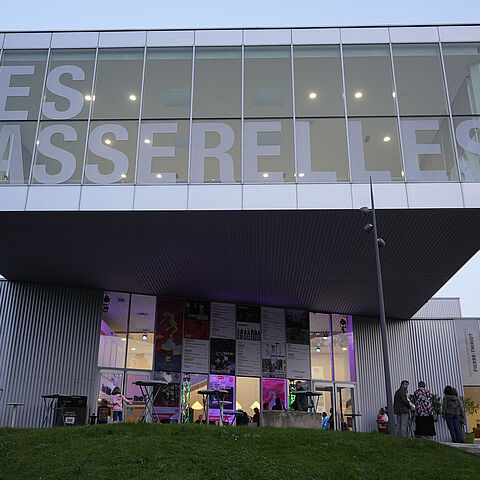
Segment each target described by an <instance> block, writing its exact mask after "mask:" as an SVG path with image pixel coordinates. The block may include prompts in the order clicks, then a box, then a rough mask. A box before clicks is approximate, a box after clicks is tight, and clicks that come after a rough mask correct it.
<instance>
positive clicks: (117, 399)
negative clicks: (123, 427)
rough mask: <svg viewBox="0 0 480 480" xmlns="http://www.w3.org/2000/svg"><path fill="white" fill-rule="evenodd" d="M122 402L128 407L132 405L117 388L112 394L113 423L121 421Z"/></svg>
mask: <svg viewBox="0 0 480 480" xmlns="http://www.w3.org/2000/svg"><path fill="white" fill-rule="evenodd" d="M123 402H125V403H127V404H128V405H131V404H132V403H133V402H131V401H130V400H128V399H127V398H125V397H124V396H123V395H122V392H121V391H120V389H119V388H118V387H115V388H114V389H113V392H112V403H113V421H114V422H117V421H118V422H121V421H122V420H123Z"/></svg>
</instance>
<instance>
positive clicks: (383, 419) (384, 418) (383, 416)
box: [377, 408, 388, 433]
mask: <svg viewBox="0 0 480 480" xmlns="http://www.w3.org/2000/svg"><path fill="white" fill-rule="evenodd" d="M377 428H378V433H388V415H387V411H386V410H385V409H384V408H381V409H380V411H379V412H378V416H377Z"/></svg>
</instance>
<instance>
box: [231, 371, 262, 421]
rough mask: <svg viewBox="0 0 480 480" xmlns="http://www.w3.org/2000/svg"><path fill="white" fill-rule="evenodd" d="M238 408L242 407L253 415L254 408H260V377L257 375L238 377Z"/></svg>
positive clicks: (249, 414) (250, 415)
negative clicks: (256, 376)
mask: <svg viewBox="0 0 480 480" xmlns="http://www.w3.org/2000/svg"><path fill="white" fill-rule="evenodd" d="M235 407H236V410H237V409H239V408H240V409H242V410H243V411H244V412H245V413H246V414H247V415H248V416H249V417H253V415H255V412H254V411H253V410H254V408H258V410H260V379H259V378H255V377H237V398H236V405H235Z"/></svg>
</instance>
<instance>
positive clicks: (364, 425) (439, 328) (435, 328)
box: [355, 318, 463, 441]
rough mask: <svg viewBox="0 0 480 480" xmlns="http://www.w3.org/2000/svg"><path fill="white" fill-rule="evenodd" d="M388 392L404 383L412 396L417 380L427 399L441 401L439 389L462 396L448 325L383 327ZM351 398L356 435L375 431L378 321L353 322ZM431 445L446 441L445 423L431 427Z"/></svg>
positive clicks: (380, 376) (382, 401) (379, 393)
mask: <svg viewBox="0 0 480 480" xmlns="http://www.w3.org/2000/svg"><path fill="white" fill-rule="evenodd" d="M387 329H388V343H389V353H390V370H391V377H392V389H393V391H394V392H395V390H397V388H398V387H399V386H400V382H401V381H402V380H404V379H405V380H409V381H410V388H409V393H412V392H413V391H414V390H415V388H416V385H417V382H418V381H420V380H423V381H425V383H426V384H427V388H429V390H430V391H431V392H433V393H437V394H439V395H440V396H441V397H442V396H443V389H444V387H445V385H453V386H455V387H457V389H458V390H459V392H461V394H463V387H462V378H461V372H460V365H459V359H458V353H457V349H456V344H455V329H454V321H453V320H405V321H391V322H388V325H387ZM355 348H356V355H357V357H356V358H357V377H358V386H357V390H358V392H357V398H358V411H359V412H360V413H361V414H362V416H361V417H360V429H361V430H362V431H371V430H376V428H377V425H376V418H377V414H378V410H379V409H380V407H381V406H384V405H386V395H385V381H384V371H383V357H382V346H381V337H380V322H379V320H378V319H370V318H356V321H355ZM435 427H436V430H437V436H436V440H439V441H444V440H450V435H449V433H448V429H447V426H446V424H445V422H443V421H442V420H440V421H439V422H438V423H437V424H436V425H435Z"/></svg>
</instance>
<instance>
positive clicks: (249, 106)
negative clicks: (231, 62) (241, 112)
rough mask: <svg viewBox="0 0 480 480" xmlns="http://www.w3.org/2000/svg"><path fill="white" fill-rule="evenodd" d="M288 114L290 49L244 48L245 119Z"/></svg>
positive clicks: (290, 101) (290, 97) (290, 70)
mask: <svg viewBox="0 0 480 480" xmlns="http://www.w3.org/2000/svg"><path fill="white" fill-rule="evenodd" d="M291 115H292V65H291V59H290V47H245V117H288V116H291Z"/></svg>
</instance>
